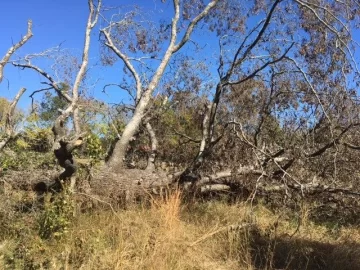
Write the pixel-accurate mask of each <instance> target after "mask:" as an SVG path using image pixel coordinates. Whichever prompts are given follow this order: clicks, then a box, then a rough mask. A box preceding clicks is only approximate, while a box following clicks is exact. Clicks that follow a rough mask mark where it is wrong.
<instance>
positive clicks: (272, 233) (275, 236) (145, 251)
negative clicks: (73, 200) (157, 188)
mask: <svg viewBox="0 0 360 270" xmlns="http://www.w3.org/2000/svg"><path fill="white" fill-rule="evenodd" d="M308 213H309V211H308V208H307V207H306V206H303V208H302V209H301V211H300V212H299V213H298V216H299V218H298V219H295V218H294V217H291V216H289V215H285V214H283V213H280V212H279V213H274V212H272V211H269V210H268V209H267V208H266V207H264V206H261V205H258V206H256V207H255V208H250V206H248V205H247V204H245V203H237V204H232V205H229V204H227V203H225V202H219V201H212V202H203V203H192V204H186V203H183V200H182V196H181V192H180V191H178V190H177V191H174V192H171V193H169V194H166V195H164V196H163V197H161V198H154V199H152V200H151V202H150V206H134V207H132V208H130V209H127V210H119V211H116V214H115V213H114V212H112V211H110V210H98V211H95V212H92V213H86V214H80V215H78V216H77V217H76V218H75V220H74V221H73V222H72V225H71V227H70V229H69V232H68V234H67V235H65V237H63V238H62V239H61V240H56V239H53V240H42V239H40V238H39V237H38V236H37V232H36V230H35V227H34V228H33V229H31V228H29V229H28V231H27V233H26V234H24V235H22V234H19V235H16V234H8V235H3V236H2V239H0V269H68V270H70V269H86V270H87V269H89V270H91V269H97V270H100V269H104V270H105V269H134V270H136V269H159V270H167V269H174V270H176V269H179V270H180V269H214V270H217V269H220V270H221V269H248V270H250V269H329V270H331V269H332V270H334V269H349V270H350V269H354V270H356V269H360V231H359V228H354V227H351V228H350V227H347V228H346V227H344V228H338V229H337V230H336V232H334V230H333V229H329V228H328V227H325V226H320V225H315V224H314V223H312V222H311V221H310V220H309V218H308V216H309V214H308ZM22 218H23V217H22ZM249 223H251V224H252V226H244V227H241V226H240V227H239V226H238V225H242V224H249ZM299 224H300V226H299ZM31 267H32V268H31Z"/></svg>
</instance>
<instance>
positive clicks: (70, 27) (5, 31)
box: [0, 0, 171, 108]
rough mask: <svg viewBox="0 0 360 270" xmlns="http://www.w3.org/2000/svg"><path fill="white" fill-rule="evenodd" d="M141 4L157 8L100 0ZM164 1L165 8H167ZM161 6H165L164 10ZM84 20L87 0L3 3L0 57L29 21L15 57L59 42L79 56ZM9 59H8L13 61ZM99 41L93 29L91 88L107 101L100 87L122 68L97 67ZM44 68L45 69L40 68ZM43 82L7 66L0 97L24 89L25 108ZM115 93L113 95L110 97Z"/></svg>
mask: <svg viewBox="0 0 360 270" xmlns="http://www.w3.org/2000/svg"><path fill="white" fill-rule="evenodd" d="M134 4H137V5H141V6H143V7H145V9H154V8H159V1H157V0H143V1H131V0H103V5H104V6H120V5H121V6H122V5H134ZM169 4H171V2H168V3H167V4H166V6H169ZM166 6H165V7H166ZM161 8H164V5H162V6H161ZM87 17H88V3H87V0H4V1H2V3H1V11H0V33H1V39H0V40H1V41H0V57H2V56H3V55H4V54H5V52H6V51H7V50H8V49H9V47H10V46H11V45H12V43H13V42H18V41H19V39H20V38H21V36H22V35H24V34H25V33H26V30H27V20H28V19H32V20H33V33H34V36H33V37H32V39H31V40H30V41H29V42H28V43H26V44H25V45H24V46H23V47H22V48H21V49H20V50H19V51H17V53H16V55H19V56H24V55H26V54H28V53H37V52H41V51H43V50H45V49H48V48H51V47H54V46H57V45H58V44H60V43H61V42H64V43H63V44H62V47H63V48H68V49H70V50H71V51H72V52H74V53H75V54H77V55H80V54H81V50H82V46H83V41H84V29H85V25H86V21H87ZM16 55H15V57H13V58H12V59H16ZM98 55H99V42H98V31H97V29H94V31H93V34H92V44H91V53H90V65H89V66H90V67H91V66H93V65H96V67H94V68H93V70H92V76H97V77H98V78H99V79H100V81H99V82H98V84H97V86H96V87H95V88H94V89H93V90H94V94H95V95H96V96H97V97H98V98H100V99H105V100H109V97H108V96H106V95H105V94H102V93H101V90H102V86H103V85H104V84H106V83H116V82H120V79H121V76H122V69H121V68H119V66H118V67H111V68H106V67H101V65H99V57H98ZM42 68H44V69H46V67H42ZM41 81H45V80H44V79H43V78H42V77H41V76H39V75H37V74H36V73H35V72H34V71H31V70H24V71H22V70H18V69H17V68H14V67H13V66H12V65H11V64H8V65H7V66H6V68H5V71H4V80H3V82H2V83H1V84H0V97H6V98H8V99H12V98H13V96H14V95H15V93H16V92H17V90H18V89H20V88H21V87H26V88H27V89H28V91H27V93H25V95H24V96H23V98H22V99H21V101H20V102H19V106H20V107H22V108H27V107H29V105H30V101H31V100H30V99H29V98H27V96H28V95H29V94H30V93H31V92H32V91H34V90H36V89H40V88H43V87H44V86H43V85H41V84H40V82H41ZM111 91H113V93H109V95H110V94H111V101H112V102H119V101H120V100H121V98H122V96H121V94H122V93H121V92H120V90H117V89H116V90H115V89H113V90H111ZM114 92H115V94H114Z"/></svg>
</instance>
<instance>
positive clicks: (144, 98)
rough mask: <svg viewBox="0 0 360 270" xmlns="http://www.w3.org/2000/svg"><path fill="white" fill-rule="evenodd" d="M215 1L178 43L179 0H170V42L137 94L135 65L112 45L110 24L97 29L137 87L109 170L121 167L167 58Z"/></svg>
mask: <svg viewBox="0 0 360 270" xmlns="http://www.w3.org/2000/svg"><path fill="white" fill-rule="evenodd" d="M218 1H219V0H212V1H211V2H210V3H208V5H207V6H206V7H205V8H204V9H203V10H202V12H200V14H199V15H198V16H196V17H195V18H194V19H193V20H192V21H191V22H190V24H189V25H188V27H187V29H186V31H185V34H184V35H183V37H182V38H181V39H180V41H179V42H178V41H177V39H178V22H179V19H180V2H179V0H174V10H175V14H174V17H173V19H172V23H171V38H170V43H169V45H168V47H167V49H166V52H165V54H164V56H163V58H162V60H161V62H160V64H159V66H158V68H157V70H156V72H155V74H154V76H153V77H152V79H151V81H150V83H149V85H148V87H147V88H146V90H145V91H144V92H143V93H141V89H142V88H143V87H142V83H141V80H140V79H139V78H140V76H139V74H138V73H137V71H136V70H135V67H134V66H133V65H132V63H131V61H130V59H129V57H128V56H127V55H125V54H124V53H123V52H122V51H121V50H120V49H119V48H118V47H116V45H115V44H114V42H113V39H112V37H111V32H110V31H111V27H112V25H111V24H110V25H109V26H108V27H106V28H104V29H102V30H101V32H102V33H103V34H104V36H105V38H106V43H105V45H106V46H108V47H109V48H110V49H111V50H112V51H113V52H114V53H115V54H116V55H117V56H118V57H119V58H120V59H121V60H122V61H123V63H124V64H125V66H126V67H127V69H128V70H129V71H130V72H131V74H132V76H133V77H134V79H135V81H136V89H137V98H136V100H137V101H138V102H137V104H136V109H135V112H134V115H133V117H132V118H131V120H130V122H129V123H128V124H127V125H126V127H125V129H124V131H123V134H122V136H121V138H120V140H119V141H118V142H117V143H116V145H115V147H114V151H113V153H112V156H111V157H110V158H109V160H108V163H107V166H108V167H109V168H110V170H111V171H113V172H118V171H120V170H122V168H123V167H124V160H125V156H126V152H127V148H128V146H129V143H130V140H131V138H132V137H133V136H134V135H135V133H136V132H137V130H138V129H139V126H140V124H141V122H142V121H143V118H144V115H145V113H146V110H147V108H148V106H149V102H150V99H151V97H152V94H153V92H154V90H155V89H156V87H157V86H158V84H159V82H160V80H161V78H162V76H163V74H164V72H165V69H166V67H167V65H168V63H169V61H170V59H171V57H172V56H173V54H175V53H176V52H177V51H179V50H180V49H181V48H182V47H183V46H184V45H185V44H186V43H187V42H188V41H189V39H190V35H191V34H192V32H193V30H194V28H195V26H196V25H197V24H198V23H199V21H201V20H202V19H203V18H204V17H206V16H207V15H208V13H209V12H210V10H211V9H213V8H214V7H215V6H216V4H217V3H218Z"/></svg>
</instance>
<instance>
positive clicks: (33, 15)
mask: <svg viewBox="0 0 360 270" xmlns="http://www.w3.org/2000/svg"><path fill="white" fill-rule="evenodd" d="M103 1H104V2H103V4H104V6H123V5H134V4H137V5H140V6H142V7H144V9H145V10H153V9H157V10H159V9H165V12H164V13H163V14H165V15H167V16H171V15H172V12H173V11H172V9H171V4H172V3H171V2H172V1H167V2H166V4H160V3H159V2H160V1H159V0H137V1H131V0H103ZM1 2H2V3H1V9H0V33H1V36H0V57H2V56H3V55H4V53H5V52H6V51H7V50H8V48H9V47H10V46H11V45H12V42H17V41H18V40H19V39H20V38H21V36H22V35H23V34H25V33H26V29H27V20H28V19H32V20H33V33H34V36H33V38H32V39H31V40H30V41H29V42H28V43H27V44H25V45H24V46H23V47H22V48H21V49H20V50H19V51H18V52H17V54H18V55H22V56H23V55H26V54H28V53H36V52H41V51H43V50H45V49H48V48H50V47H54V46H56V45H58V44H60V43H61V42H64V43H63V45H62V46H63V48H69V49H70V50H71V51H72V52H74V53H76V54H77V55H80V54H81V50H82V46H83V40H84V29H85V24H86V20H87V17H88V4H87V0H2V1H1ZM170 10H171V14H168V13H169V12H168V11H170ZM257 19H258V18H257ZM254 23H255V22H254ZM195 35H196V39H197V40H200V41H201V42H202V45H204V44H207V45H206V46H207V47H206V51H205V53H204V54H203V55H201V56H203V57H205V54H207V53H208V54H211V53H213V52H215V51H218V45H217V41H216V40H215V39H214V40H213V41H212V40H211V36H206V34H203V35H201V30H200V31H198V33H195ZM359 37H360V35H359V32H358V33H356V35H355V39H357V40H359ZM191 46H192V45H191V44H190V45H189V46H188V47H187V48H183V50H182V51H189V50H190V51H191V50H192V47H191ZM98 56H99V42H98V31H97V29H94V31H93V35H92V44H91V54H90V65H89V66H90V67H91V66H94V68H93V69H92V71H91V72H92V73H91V76H92V77H94V78H97V79H99V82H98V83H97V84H96V86H95V87H94V89H93V92H94V95H95V96H96V97H97V98H100V99H103V100H105V101H110V102H120V101H121V99H122V98H123V97H124V93H123V92H121V91H120V90H119V89H110V90H109V91H110V92H109V96H107V95H105V94H103V93H102V92H101V90H102V86H103V85H104V84H106V83H118V82H120V81H121V78H122V76H123V74H122V69H121V67H120V65H119V64H118V65H117V66H115V67H114V66H113V67H103V66H101V65H100V63H99V57H98ZM199 56H200V55H199ZM206 57H211V55H206ZM15 58H16V56H15ZM43 68H44V69H45V68H47V67H43ZM41 81H44V79H43V78H42V77H41V76H39V75H38V74H36V73H35V72H34V71H31V70H25V71H21V70H18V69H17V68H14V67H13V66H12V65H7V67H6V68H5V72H4V80H3V82H2V83H1V84H0V97H6V98H8V99H12V98H13V96H14V95H15V93H16V92H17V91H18V89H20V88H21V87H26V88H27V89H28V91H27V93H26V94H25V95H24V97H23V98H22V99H21V101H20V103H19V106H20V107H22V108H28V107H29V105H30V102H31V100H30V99H29V98H27V97H28V95H29V94H30V93H31V92H32V91H34V90H36V89H40V88H43V86H42V85H41V84H40V82H41Z"/></svg>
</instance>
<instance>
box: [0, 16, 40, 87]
mask: <svg viewBox="0 0 360 270" xmlns="http://www.w3.org/2000/svg"><path fill="white" fill-rule="evenodd" d="M32 36H33V33H32V21H31V20H28V29H27V34H26V35H25V36H23V38H22V39H21V40H20V41H19V42H18V43H16V44H15V45H13V46H12V47H11V48H10V49H9V50H8V51H7V53H6V54H5V55H4V57H3V58H2V59H1V60H0V83H1V82H2V80H3V74H4V73H3V72H4V67H5V65H6V64H7V63H8V62H9V60H10V57H11V56H12V55H13V54H14V53H15V51H16V50H18V49H19V48H20V47H22V46H23V45H24V44H25V43H26V42H27V41H28V40H29V39H30V38H31V37H32Z"/></svg>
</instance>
